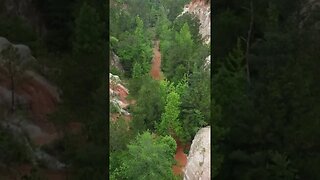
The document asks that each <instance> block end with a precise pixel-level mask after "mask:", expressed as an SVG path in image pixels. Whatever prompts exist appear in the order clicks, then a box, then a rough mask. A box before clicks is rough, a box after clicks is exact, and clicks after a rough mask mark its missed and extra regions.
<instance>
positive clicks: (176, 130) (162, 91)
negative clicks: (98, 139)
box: [109, 0, 210, 179]
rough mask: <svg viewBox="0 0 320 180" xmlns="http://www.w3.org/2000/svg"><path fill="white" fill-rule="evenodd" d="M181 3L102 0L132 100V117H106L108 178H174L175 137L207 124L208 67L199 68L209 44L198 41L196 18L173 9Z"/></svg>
mask: <svg viewBox="0 0 320 180" xmlns="http://www.w3.org/2000/svg"><path fill="white" fill-rule="evenodd" d="M185 4H187V1H182V0H181V1H174V0H160V1H146V2H142V1H139V0H130V1H129V0H117V1H111V3H110V5H111V12H110V22H111V23H110V48H111V50H112V51H113V52H115V53H116V54H117V55H118V56H119V59H120V62H121V64H122V65H123V67H124V70H125V75H124V76H121V79H122V80H123V81H124V82H127V83H128V86H127V87H128V89H129V92H130V93H129V96H128V99H130V100H133V101H134V103H133V104H131V105H130V109H129V112H130V113H131V117H132V119H131V120H130V121H129V122H127V123H125V121H123V120H122V119H121V118H120V119H118V120H116V122H112V123H111V125H110V128H111V129H110V131H111V133H114V134H112V135H111V138H112V139H110V143H111V144H110V147H111V150H110V152H111V155H110V158H109V159H110V166H109V170H110V172H111V174H112V175H111V178H114V179H137V178H138V179H175V178H178V179H180V178H181V177H178V176H174V175H173V172H172V166H173V165H174V161H173V158H174V153H175V152H176V146H177V144H176V141H179V142H183V143H190V142H191V141H192V139H193V138H194V136H195V134H196V133H197V132H198V130H199V129H200V128H202V127H205V126H207V125H209V124H210V98H209V97H210V86H209V84H210V75H209V71H207V70H205V68H204V62H205V58H206V57H207V56H208V55H209V45H204V44H203V43H202V40H201V36H200V35H199V22H198V20H197V18H195V17H194V16H191V15H187V14H186V15H183V16H181V17H178V15H179V14H180V13H181V12H182V10H183V6H184V5H185ZM177 17H178V18H177ZM158 42H159V46H160V47H159V50H160V53H161V71H162V72H161V73H160V74H161V75H160V76H161V78H160V80H156V79H153V78H152V77H151V76H150V70H151V64H152V56H153V52H152V48H154V51H156V49H155V48H156V47H157V43H158ZM117 75H118V74H117ZM126 128H127V129H126ZM125 129H126V130H125ZM121 132H122V133H123V134H121ZM150 133H151V134H150ZM132 137H135V138H134V139H133V138H132ZM159 138H160V139H162V140H160V141H159V140H157V139H159ZM152 142H153V143H152ZM157 142H158V143H157ZM160 142H161V143H160ZM165 144H167V146H165ZM168 147H171V148H169V149H168Z"/></svg>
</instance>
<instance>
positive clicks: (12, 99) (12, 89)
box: [9, 61, 15, 113]
mask: <svg viewBox="0 0 320 180" xmlns="http://www.w3.org/2000/svg"><path fill="white" fill-rule="evenodd" d="M12 66H13V65H12V62H11V61H10V64H9V75H10V81H11V113H14V110H15V108H14V106H15V104H14V77H13V76H14V72H13V67H12Z"/></svg>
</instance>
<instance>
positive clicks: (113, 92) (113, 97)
mask: <svg viewBox="0 0 320 180" xmlns="http://www.w3.org/2000/svg"><path fill="white" fill-rule="evenodd" d="M109 91H110V103H111V104H113V105H114V106H115V107H116V108H117V110H118V112H119V113H121V114H124V115H126V116H128V115H130V113H129V112H128V111H127V110H126V108H127V107H128V105H129V103H128V102H127V101H126V99H125V98H126V96H127V95H128V94H129V90H128V89H127V88H125V87H124V86H123V85H122V82H121V80H120V78H119V76H117V75H113V74H111V73H109Z"/></svg>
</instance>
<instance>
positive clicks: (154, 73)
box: [150, 40, 161, 80]
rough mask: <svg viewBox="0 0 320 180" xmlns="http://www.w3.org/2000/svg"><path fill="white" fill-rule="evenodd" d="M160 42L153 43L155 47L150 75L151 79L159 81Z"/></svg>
mask: <svg viewBox="0 0 320 180" xmlns="http://www.w3.org/2000/svg"><path fill="white" fill-rule="evenodd" d="M159 44H160V41H159V40H158V41H155V46H154V48H153V54H154V55H153V59H152V65H151V71H150V74H151V76H152V78H153V79H155V80H160V79H161V53H160V50H159Z"/></svg>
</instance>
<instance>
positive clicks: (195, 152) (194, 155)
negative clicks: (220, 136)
mask: <svg viewBox="0 0 320 180" xmlns="http://www.w3.org/2000/svg"><path fill="white" fill-rule="evenodd" d="M210 152H211V147H210V126H208V127H205V128H202V129H200V130H199V131H198V133H197V134H196V136H195V137H194V139H193V141H192V145H191V148H190V152H189V155H188V163H187V165H186V168H185V172H184V178H183V179H184V180H196V179H210V172H211V169H210V160H211V158H210V155H211V154H210Z"/></svg>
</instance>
